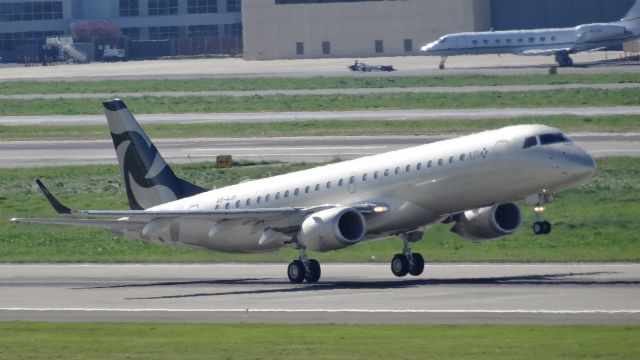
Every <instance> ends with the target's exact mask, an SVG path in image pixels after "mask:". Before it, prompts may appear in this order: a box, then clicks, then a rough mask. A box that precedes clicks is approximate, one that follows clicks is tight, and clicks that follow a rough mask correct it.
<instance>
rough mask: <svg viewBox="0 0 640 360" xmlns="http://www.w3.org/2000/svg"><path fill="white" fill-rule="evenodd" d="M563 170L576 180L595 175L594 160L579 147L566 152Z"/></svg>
mask: <svg viewBox="0 0 640 360" xmlns="http://www.w3.org/2000/svg"><path fill="white" fill-rule="evenodd" d="M567 160H568V161H567V166H566V170H565V172H566V173H567V175H570V176H571V177H572V178H575V179H576V180H578V181H584V180H587V179H589V178H590V177H592V176H593V175H595V173H596V162H595V160H593V158H592V157H591V155H589V154H588V153H587V152H586V151H584V150H582V149H579V150H578V151H575V152H573V153H569V154H567Z"/></svg>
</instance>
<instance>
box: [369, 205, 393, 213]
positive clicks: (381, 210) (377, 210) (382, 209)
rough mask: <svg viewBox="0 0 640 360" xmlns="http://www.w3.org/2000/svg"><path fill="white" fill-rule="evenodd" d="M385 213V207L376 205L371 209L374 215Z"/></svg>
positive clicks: (386, 209) (387, 208)
mask: <svg viewBox="0 0 640 360" xmlns="http://www.w3.org/2000/svg"><path fill="white" fill-rule="evenodd" d="M387 211H389V207H388V206H386V205H376V206H375V207H374V208H373V212H374V213H376V214H382V213H386V212H387Z"/></svg>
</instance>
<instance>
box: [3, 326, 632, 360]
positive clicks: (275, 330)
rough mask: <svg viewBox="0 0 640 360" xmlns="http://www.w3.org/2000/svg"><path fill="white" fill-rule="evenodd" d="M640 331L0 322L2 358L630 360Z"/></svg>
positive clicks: (608, 328)
mask: <svg viewBox="0 0 640 360" xmlns="http://www.w3.org/2000/svg"><path fill="white" fill-rule="evenodd" d="M639 336H640V326H637V325H633V326H587V325H581V326H542V325H536V326H534V325H468V326H462V325H455V326H444V325H262V324H238V325H235V324H193V325H190V324H99V323H87V324H64V323H63V324H52V323H30V322H9V323H0V358H3V359H27V358H30V359H41V360H44V359H130V358H134V359H154V360H155V359H279V360H284V359H299V358H300V354H304V356H305V357H306V358H311V359H349V360H356V359H451V360H453V359H505V358H506V359H532V360H538V359H637V358H638V357H640V347H638V344H637V340H638V337H639Z"/></svg>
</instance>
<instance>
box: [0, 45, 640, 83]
mask: <svg viewBox="0 0 640 360" xmlns="http://www.w3.org/2000/svg"><path fill="white" fill-rule="evenodd" d="M621 56H624V53H622V52H611V51H610V52H602V51H595V52H590V53H581V54H576V55H572V58H573V60H574V63H575V66H574V67H572V68H559V69H558V73H559V74H599V73H612V72H633V71H640V64H639V63H638V62H620V61H617V60H619V58H620V57H621ZM612 60H613V61H612ZM359 61H361V62H364V63H367V64H371V65H393V66H394V67H395V68H396V69H398V71H396V72H393V73H389V72H372V73H362V72H350V71H349V70H347V66H349V65H351V64H353V62H354V59H352V58H332V59H292V60H272V61H245V60H243V59H240V58H226V59H185V60H151V61H128V62H124V63H122V62H119V63H91V64H72V65H68V64H64V65H56V66H32V67H24V66H21V65H19V64H12V65H0V81H17V80H34V81H79V80H89V81H91V80H105V79H109V80H142V79H201V78H207V77H210V78H216V77H274V76H275V77H315V76H353V77H375V76H385V77H388V76H416V75H427V76H443V75H452V74H462V75H475V74H480V75H522V74H547V73H548V71H549V67H550V66H555V65H556V64H555V62H554V61H553V57H551V56H515V55H502V56H498V55H480V56H453V57H450V58H449V59H448V60H447V69H446V70H444V71H443V70H438V64H439V63H440V57H438V56H430V57H427V56H404V57H402V56H398V57H377V58H361V59H359ZM36 65H37V64H36Z"/></svg>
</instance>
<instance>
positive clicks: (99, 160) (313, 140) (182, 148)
mask: <svg viewBox="0 0 640 360" xmlns="http://www.w3.org/2000/svg"><path fill="white" fill-rule="evenodd" d="M105 131H106V130H105ZM570 135H571V136H572V137H573V138H574V140H576V142H577V144H578V145H580V146H582V147H583V148H584V149H586V150H587V151H589V152H590V153H591V154H592V155H593V156H595V157H602V156H640V134H633V133H632V134H570ZM448 137H449V136H329V137H293V138H284V137H283V138H253V139H252V138H248V139H158V140H154V143H155V144H156V146H157V147H158V149H159V150H160V152H161V153H162V155H163V156H164V157H165V159H167V161H169V162H172V163H186V162H200V161H213V160H214V159H215V157H216V156H217V155H222V154H230V155H233V157H234V159H236V160H256V161H259V160H280V161H286V162H300V161H305V162H319V161H330V160H334V159H336V158H340V159H352V158H356V157H361V156H366V155H372V154H378V153H382V152H387V151H392V150H397V149H401V148H405V147H410V146H417V145H422V144H426V143H431V142H434V141H438V140H442V139H446V138H448ZM116 163H117V162H116V157H115V151H114V149H113V144H112V142H111V141H110V140H97V141H0V167H7V168H14V167H32V166H59V165H82V164H116Z"/></svg>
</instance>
